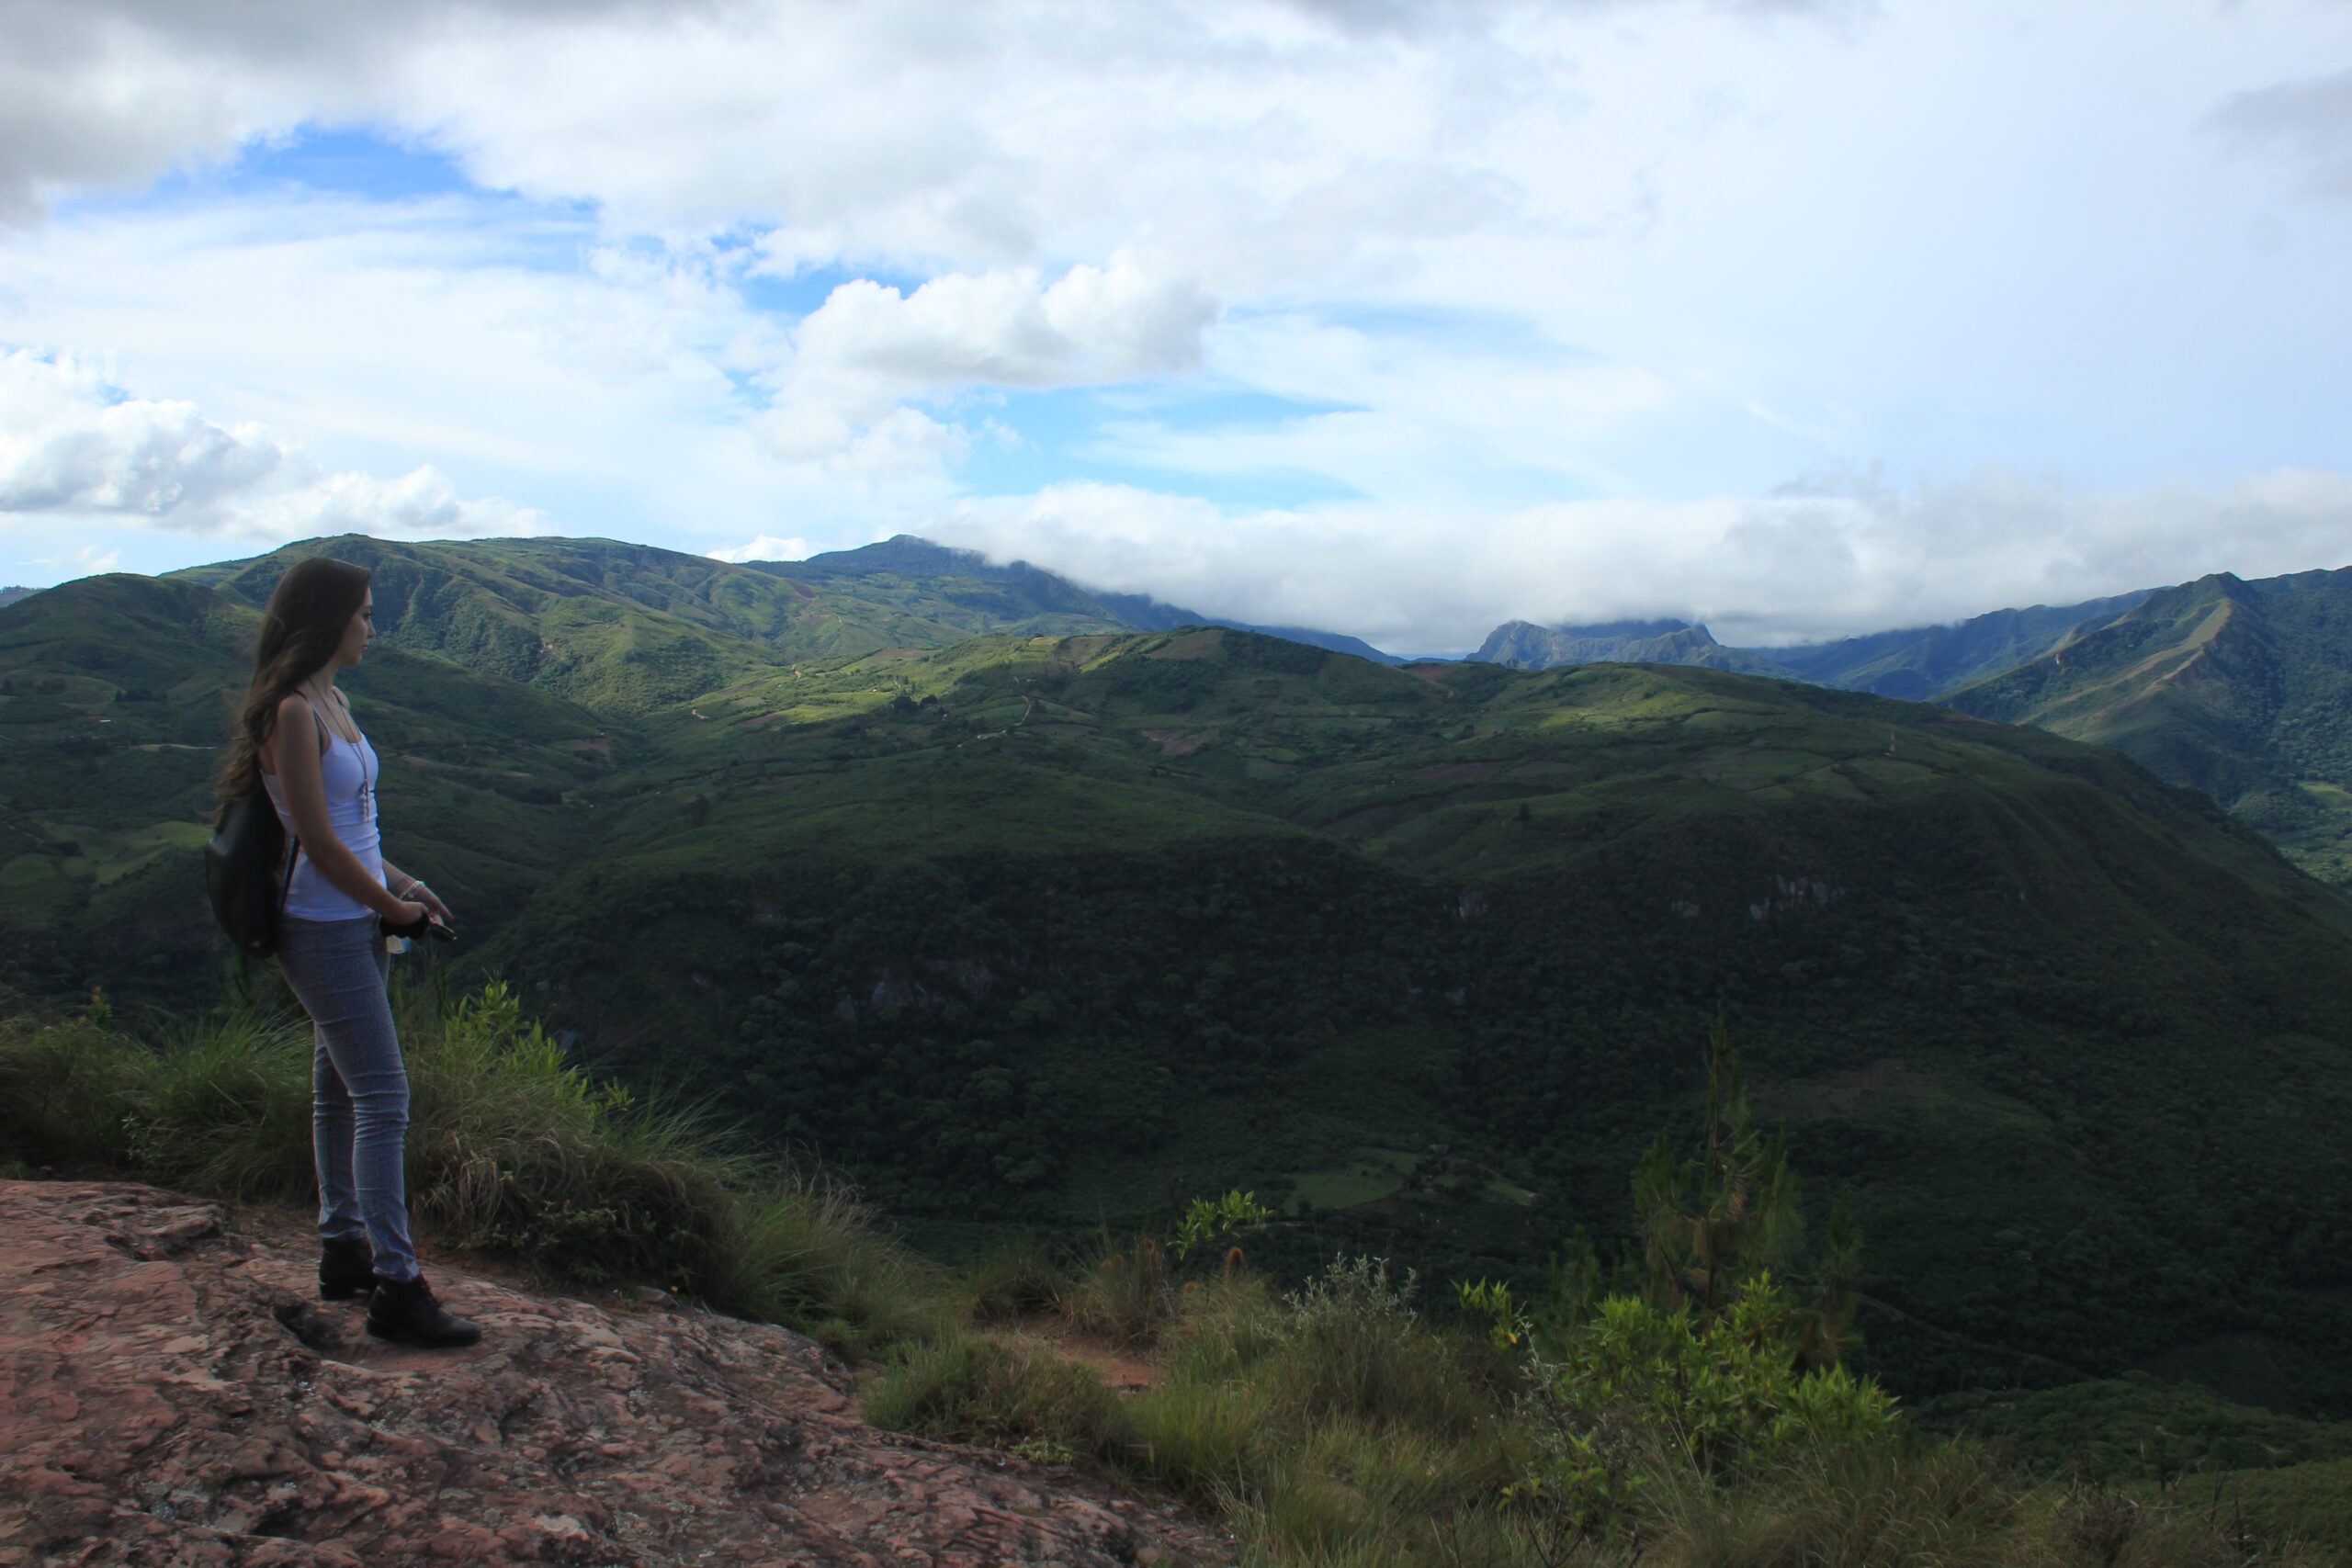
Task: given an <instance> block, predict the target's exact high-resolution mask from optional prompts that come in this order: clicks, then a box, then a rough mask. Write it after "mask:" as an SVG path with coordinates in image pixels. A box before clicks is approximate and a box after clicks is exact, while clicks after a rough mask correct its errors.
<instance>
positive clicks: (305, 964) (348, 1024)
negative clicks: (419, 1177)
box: [277, 915, 417, 1280]
mask: <svg viewBox="0 0 2352 1568" xmlns="http://www.w3.org/2000/svg"><path fill="white" fill-rule="evenodd" d="M277 966H278V968H279V969H280V970H281V971H283V972H284V974H285V976H286V983H287V984H288V986H290V987H293V989H294V995H295V996H296V998H299V999H300V1001H301V1003H302V1010H303V1011H305V1012H307V1013H309V1014H310V1015H311V1037H312V1040H313V1042H314V1045H313V1049H312V1052H311V1154H312V1156H313V1157H314V1158H315V1159H316V1160H317V1162H318V1168H319V1235H321V1236H322V1237H323V1238H325V1239H327V1240H330V1241H344V1240H357V1239H358V1238H359V1236H360V1235H363V1234H364V1235H366V1236H367V1238H368V1247H369V1248H370V1249H371V1250H372V1251H373V1252H374V1253H375V1255H376V1273H377V1275H378V1276H379V1278H381V1279H386V1280H413V1279H414V1278H416V1274H417V1266H416V1248H415V1247H414V1246H413V1244H412V1243H411V1242H410V1241H409V1235H408V1172H407V1164H406V1158H407V1156H406V1143H407V1136H408V1068H407V1067H406V1066H403V1065H402V1063H401V1042H400V1036H399V1034H398V1033H396V1032H394V1030H393V1028H392V1008H391V1003H390V999H389V998H387V997H386V996H385V994H384V987H385V984H386V982H387V981H389V980H390V977H391V969H392V960H391V955H390V953H387V952H386V951H385V948H384V939H383V936H382V935H381V934H380V932H379V930H378V928H377V921H376V917H375V916H373V915H362V916H360V917H359V918H357V919H349V920H297V919H284V920H281V921H279V922H278V934H277Z"/></svg>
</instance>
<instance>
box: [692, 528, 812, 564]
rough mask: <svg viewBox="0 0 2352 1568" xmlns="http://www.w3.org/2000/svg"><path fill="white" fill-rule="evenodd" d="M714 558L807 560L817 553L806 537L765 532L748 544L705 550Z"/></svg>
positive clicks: (734, 559)
mask: <svg viewBox="0 0 2352 1568" xmlns="http://www.w3.org/2000/svg"><path fill="white" fill-rule="evenodd" d="M705 553H706V554H707V555H708V556H709V557H710V558H711V559H713V560H723V561H733V562H736V563H737V564H739V565H740V564H741V563H742V562H744V561H751V560H807V559H808V558H809V557H810V556H812V555H815V554H816V553H817V551H816V548H815V547H813V546H812V545H810V544H809V541H808V540H806V539H797V538H796V539H779V538H777V537H776V536H775V535H774V534H763V535H761V536H759V537H758V538H756V539H753V540H752V541H751V542H750V543H748V544H741V545H730V546H729V547H726V548H725V549H718V550H708V551H706V552H705Z"/></svg>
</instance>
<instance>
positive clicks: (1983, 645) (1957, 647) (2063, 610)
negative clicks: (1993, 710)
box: [1756, 592, 2147, 702]
mask: <svg viewBox="0 0 2352 1568" xmlns="http://www.w3.org/2000/svg"><path fill="white" fill-rule="evenodd" d="M2146 597H2147V594H2146V593H2144V592H2141V593H2125V594H2122V595H2120V596H2118V597H2116V598H2112V599H2093V600H2090V601H2088V602H2086V603H2085V604H2068V605H2064V606H2063V607H2060V608H2055V609H2053V608H2052V607H2051V606H2049V605H2046V604H2037V605H2035V606H2033V607H2032V608H2031V609H2030V610H1996V611H1994V612H1993V613H1992V614H1990V615H1977V616H1975V617H1973V618H1972V619H1970V620H1965V621H1962V622H1960V623H1959V624H1957V625H1954V626H1913V627H1911V628H1909V629H1907V630H1904V631H1891V632H1873V633H1871V634H1870V635H1869V636H1867V637H1840V638H1838V640H1836V641H1834V642H1815V643H1797V644H1794V645H1792V646H1790V647H1786V648H1769V649H1757V650H1756V651H1757V652H1758V653H1759V654H1762V655H1763V656H1764V657H1766V658H1769V659H1770V660H1773V661H1774V662H1776V663H1778V664H1780V665H1781V666H1782V667H1783V668H1785V669H1787V670H1789V671H1793V672H1794V673H1795V674H1796V676H1797V677H1798V678H1799V679H1800V680H1805V681H1813V682H1819V683H1820V684H1822V685H1825V686H1838V687H1842V688H1844V689H1845V690H1847V691H1849V692H1876V693H1877V694H1879V695H1881V696H1883V697H1904V698H1906V699H1909V700H1911V701H1914V702H1927V701H1928V700H1930V699H1932V698H1934V697H1937V696H1939V695H1940V694H1943V693H1945V692H1949V691H1951V690H1953V689H1955V688H1957V687H1961V686H1965V685H1968V684H1970V683H1971V682H1976V681H1981V680H1983V679H1985V677H1986V676H1989V675H1994V674H1997V673H1999V672H2000V671H2004V670H2007V669H2009V668H2010V667H2011V666H2013V665H2018V664H2023V663H2025V662H2026V661H2028V660H2032V659H2038V658H2040V657H2041V655H2042V654H2045V653H2047V652H2049V651H2050V650H2051V649H2053V648H2056V647H2058V646H2059V645H2060V644H2061V643H2063V642H2064V641H2066V640H2067V638H2069V637H2072V636H2074V635H2075V633H2076V632H2077V631H2079V630H2080V629H2081V628H2083V627H2085V626H2093V625H2098V624H2100V623H2103V622H2106V621H2109V620H2111V619H2113V618H2114V617H2115V616H2117V615H2121V614H2123V613H2124V612H2125V611H2127V610H2130V609H2131V608H2132V607H2133V606H2134V605H2136V604H2139V603H2140V602H2141V601H2142V600H2143V599H2145V598H2146Z"/></svg>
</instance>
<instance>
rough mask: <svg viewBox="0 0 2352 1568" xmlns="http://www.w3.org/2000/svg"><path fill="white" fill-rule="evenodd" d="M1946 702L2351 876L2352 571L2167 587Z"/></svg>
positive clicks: (2317, 868)
mask: <svg viewBox="0 0 2352 1568" xmlns="http://www.w3.org/2000/svg"><path fill="white" fill-rule="evenodd" d="M1948 700H1949V701H1950V702H1951V705H1953V706H1955V707H1958V708H1960V709H1962V711H1964V712H1969V713H1975V714H1981V715H1984V716H1987V717H1993V718H2000V719H2005V720H2008V721H2010V722H2014V723H2025V724H2036V725H2040V726H2041V727H2042V728H2046V729H2051V730H2054V731H2056V732H2057V733H2059V734H2062V735H2068V736H2072V737H2075V739H2083V740H2088V741H2092V742H2095V743H2097V744H2099V745H2104V746H2112V747H2114V748H2116V749H2117V750H2120V751H2122V752H2124V753H2125V754H2126V755H2129V756H2131V757H2133V758H2136V759H2137V760H2139V761H2141V762H2143V763H2144V764H2145V765H2146V766H2147V767H2148V768H2149V769H2150V770H2151V771H2152V772H2154V773H2157V774H2158V775H2159V776H2161V777H2164V778H2166V779H2169V780H2171V781H2173V782H2175V783H2177V784H2189V785H2192V786H2194V787H2196V788H2198V789H2201V790H2204V791H2205V792H2207V793H2208V794H2210V795H2212V796H2213V797H2214V798H2215V799H2216V800H2218V801H2220V802H2221V803H2222V805H2223V806H2224V807H2227V808H2229V809H2230V810H2231V811H2232V812H2233V814H2234V815H2236V816H2237V817H2238V818H2240V819H2242V820H2244V821H2245V822H2248V823H2250V824H2252V825H2253V826H2255V827H2256V828H2258V829H2261V830H2262V831H2263V832H2264V833H2265V834H2266V835H2267V836H2268V837H2269V838H2270V839H2272V840H2274V841H2275V842H2277V843H2278V845H2279V847H2280V848H2281V849H2282V850H2283V851H2285V852H2287V853H2288V854H2289V855H2290V857H2292V858H2293V859H2294V860H2295V861H2296V862H2297V863H2300V864H2301V865H2303V866H2305V867H2306V868H2307V869H2309V870H2311V871H2312V873H2313V874H2317V875H2320V876H2322V877H2324V878H2326V879H2328V880H2330V881H2333V882H2336V883H2338V884H2345V883H2347V882H2352V717H2347V715H2352V570H2345V571H2335V572H2319V571H2313V572H2302V573H2299V574H2297V575H2294V576H2290V577H2279V578H2270V579H2267V580H2265V581H2258V582H2242V581H2239V580H2238V579H2236V578H2234V577H2231V576H2229V575H2227V574H2222V575H2219V576H2214V577H2207V578H2202V579H2199V581H2196V582H2192V583H2186V584H2183V585H2182V586H2180V587H2177V588H2170V589H2166V590H2165V591H2163V592H2158V593H2154V594H2152V595H2150V596H2149V597H2148V599H2147V600H2146V601H2145V602H2144V603H2143V604H2140V605H2139V606H2137V607H2136V608H2134V609H2132V610H2131V611H2130V612H2128V613H2126V614H2124V615H2120V616H2117V617H2115V618H2113V619H2111V620H2109V621H2108V622H2106V623H2105V624H2103V625H2098V626H2092V627H2089V628H2086V629H2085V630H2083V631H2081V632H2080V633H2079V634H2078V635H2076V636H2075V637H2073V638H2072V639H2071V640H2070V641H2068V642H2067V643H2065V644H2064V646H2062V647H2060V648H2057V649H2052V651H2051V652H2049V653H2047V654H2046V655H2044V656H2043V657H2041V658H2039V659H2035V660H2031V661H2030V662H2028V663H2025V664H2022V665H2020V666H2018V668H2016V669H2014V670H2011V671H2006V672H2004V673H2002V674H1999V675H1996V676H1994V677H1992V678H1990V679H1988V680H1985V681H1983V682H1978V683H1977V684H1975V685H1973V686H1970V687H1967V688H1966V689H1964V690H1962V691H1959V692H1956V693H1953V694H1951V697H1950V698H1949V699H1948Z"/></svg>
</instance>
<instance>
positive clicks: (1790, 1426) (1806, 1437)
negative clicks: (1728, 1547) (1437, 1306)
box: [1514, 1275, 1894, 1536]
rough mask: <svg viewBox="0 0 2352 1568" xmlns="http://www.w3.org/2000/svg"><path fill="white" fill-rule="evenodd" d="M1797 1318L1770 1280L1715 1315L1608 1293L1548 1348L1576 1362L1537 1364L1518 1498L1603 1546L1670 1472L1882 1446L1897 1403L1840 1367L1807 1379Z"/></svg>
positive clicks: (1753, 1283) (1702, 1471)
mask: <svg viewBox="0 0 2352 1568" xmlns="http://www.w3.org/2000/svg"><path fill="white" fill-rule="evenodd" d="M1791 1320H1792V1308H1791V1305H1790V1303H1789V1301H1788V1299H1787V1297H1786V1296H1785V1295H1783V1294H1782V1293H1781V1292H1780V1291H1779V1289H1778V1288H1777V1287H1776V1286H1774V1284H1773V1283H1772V1280H1771V1279H1770V1276H1769V1275H1760V1276H1758V1277H1756V1278H1753V1279H1750V1280H1747V1282H1746V1283H1744V1284H1743V1285H1741V1286H1740V1288H1739V1291H1738V1293H1737V1295H1736V1296H1735V1297H1734V1299H1733V1301H1732V1303H1731V1305H1730V1307H1729V1308H1728V1310H1726V1311H1724V1312H1723V1313H1722V1314H1718V1315H1716V1316H1714V1317H1713V1318H1709V1319H1702V1318H1698V1317H1696V1316H1694V1314H1693V1313H1692V1311H1691V1308H1690V1307H1689V1306H1688V1305H1685V1306H1679V1307H1677V1308H1675V1309H1674V1310H1673V1311H1671V1312H1668V1311H1664V1310H1662V1309H1660V1308H1658V1307H1656V1306H1653V1305H1651V1304H1650V1303H1647V1302H1644V1301H1641V1300H1638V1299H1636V1298H1634V1297H1630V1296H1611V1297H1609V1298H1607V1299H1606V1300H1604V1301H1602V1302H1601V1303H1600V1308H1599V1310H1598V1312H1597V1314H1595V1315H1594V1317H1593V1319H1592V1320H1591V1322H1589V1324H1587V1325H1583V1326H1582V1327H1580V1328H1572V1329H1568V1330H1566V1331H1565V1332H1558V1331H1555V1332H1554V1333H1552V1334H1548V1335H1545V1336H1543V1337H1544V1339H1546V1340H1547V1341H1557V1342H1560V1343H1562V1344H1564V1345H1565V1352H1564V1355H1563V1359H1559V1360H1556V1361H1555V1360H1551V1359H1545V1358H1544V1357H1542V1356H1536V1357H1532V1358H1531V1359H1530V1361H1529V1365H1528V1374H1529V1393H1528V1397H1527V1399H1526V1400H1525V1401H1524V1403H1523V1406H1522V1408H1523V1411H1524V1413H1525V1415H1526V1416H1527V1418H1528V1420H1529V1422H1530V1425H1531V1427H1532V1430H1533V1432H1534V1435H1535V1437H1536V1439H1537V1441H1538V1443H1539V1444H1540V1446H1541V1449H1542V1453H1543V1458H1542V1460H1541V1461H1540V1462H1539V1463H1538V1464H1537V1465H1536V1466H1535V1467H1534V1468H1533V1469H1532V1471H1531V1472H1529V1473H1528V1474H1527V1475H1526V1476H1525V1477H1524V1478H1523V1479H1522V1480H1521V1482H1520V1483H1518V1484H1517V1486H1516V1487H1515V1489H1514V1495H1516V1496H1517V1497H1519V1498H1520V1499H1521V1500H1523V1501H1526V1502H1529V1503H1531V1504H1532V1505H1533V1506H1538V1507H1540V1508H1543V1509H1547V1510H1551V1511H1554V1512H1555V1513H1556V1514H1558V1515H1560V1516H1561V1517H1565V1518H1566V1520H1568V1521H1569V1522H1570V1523H1571V1524H1572V1526H1573V1528H1574V1529H1575V1530H1576V1531H1577V1533H1579V1534H1582V1535H1586V1536H1606V1535H1611V1534H1618V1533H1623V1532H1624V1531H1626V1530H1627V1529H1630V1528H1631V1526H1632V1524H1633V1522H1634V1519H1635V1517H1637V1515H1638V1513H1639V1512H1640V1508H1641V1504H1642V1495H1643V1493H1644V1491H1645V1488H1647V1487H1649V1486H1651V1485H1652V1484H1654V1482H1655V1478H1656V1476H1657V1473H1658V1472H1661V1471H1665V1472H1689V1473H1691V1474H1692V1475H1695V1476H1696V1477H1699V1478H1701V1479H1702V1480H1704V1479H1707V1478H1712V1477H1715V1476H1717V1475H1724V1476H1730V1477H1735V1478H1736V1477H1737V1476H1738V1475H1740V1474H1742V1473H1743V1472H1749V1471H1753V1470H1755V1469H1756V1468H1758V1467H1759V1466H1761V1465H1764V1464H1767V1463H1769V1462H1770V1461H1774V1460H1776V1459H1778V1458H1780V1457H1781V1456H1782V1455H1784V1454H1787V1453H1789V1452H1792V1451H1797V1450H1810V1451H1816V1452H1822V1453H1828V1452H1836V1451H1842V1450H1847V1449H1855V1448H1860V1449H1869V1448H1872V1447H1882V1446H1883V1445H1885V1444H1886V1443H1887V1442H1888V1441H1889V1440H1890V1439H1891V1438H1893V1437H1894V1402H1893V1401H1892V1400H1891V1399H1890V1398H1888V1396H1887V1395H1886V1394H1885V1393H1883V1391H1882V1390H1880V1389H1879V1388H1878V1386H1877V1385H1876V1384H1875V1383H1872V1382H1868V1381H1867V1380H1862V1381H1857V1380H1856V1379H1854V1378H1852V1377H1850V1376H1849V1375H1848V1374H1847V1372H1846V1371H1845V1370H1844V1369H1843V1368H1841V1367H1831V1368H1829V1369H1827V1370H1826V1371H1802V1370H1801V1361H1802V1355H1803V1350H1802V1348H1801V1346H1800V1344H1799V1342H1798V1340H1797V1337H1796V1336H1795V1333H1794V1330H1793V1328H1792V1321H1791Z"/></svg>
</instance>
